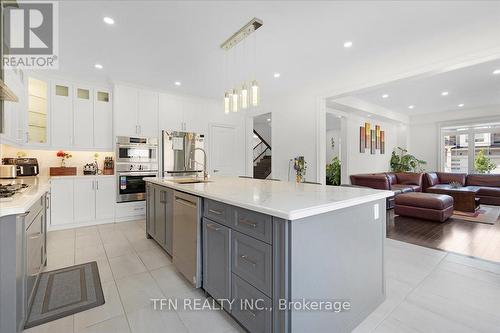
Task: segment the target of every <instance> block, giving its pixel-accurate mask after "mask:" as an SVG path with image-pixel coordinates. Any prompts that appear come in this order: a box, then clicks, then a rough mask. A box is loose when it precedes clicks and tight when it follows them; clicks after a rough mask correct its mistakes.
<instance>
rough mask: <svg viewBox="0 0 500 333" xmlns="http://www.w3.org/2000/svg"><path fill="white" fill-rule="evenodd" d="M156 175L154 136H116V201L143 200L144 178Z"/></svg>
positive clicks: (156, 148) (155, 142)
mask: <svg viewBox="0 0 500 333" xmlns="http://www.w3.org/2000/svg"><path fill="white" fill-rule="evenodd" d="M157 176H158V140H157V139H156V138H139V137H123V136H119V137H117V138H116V187H117V191H116V202H128V201H140V200H145V198H146V183H145V182H144V178H147V177H157Z"/></svg>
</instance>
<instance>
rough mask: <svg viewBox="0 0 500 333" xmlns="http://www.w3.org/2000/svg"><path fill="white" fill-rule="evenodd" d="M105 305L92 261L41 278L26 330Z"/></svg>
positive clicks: (45, 274) (45, 273)
mask: <svg viewBox="0 0 500 333" xmlns="http://www.w3.org/2000/svg"><path fill="white" fill-rule="evenodd" d="M102 304H104V295H103V293H102V286H101V280H100V278H99V270H98V268H97V263H96V262H95V261H93V262H88V263H85V264H81V265H75V266H71V267H66V268H62V269H57V270H54V271H49V272H44V273H42V274H41V275H40V278H39V282H38V285H37V287H36V290H35V297H34V299H33V304H32V305H31V309H30V311H29V316H28V320H27V321H26V324H25V326H24V327H25V328H30V327H33V326H38V325H41V324H44V323H47V322H49V321H52V320H56V319H59V318H62V317H66V316H69V315H72V314H74V313H77V312H81V311H85V310H88V309H91V308H93V307H96V306H99V305H102Z"/></svg>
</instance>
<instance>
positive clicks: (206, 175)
mask: <svg viewBox="0 0 500 333" xmlns="http://www.w3.org/2000/svg"><path fill="white" fill-rule="evenodd" d="M197 150H201V151H202V152H203V180H205V181H206V180H208V172H207V152H206V151H205V149H203V148H199V147H198V148H195V149H194V151H197ZM194 161H195V162H196V159H194Z"/></svg>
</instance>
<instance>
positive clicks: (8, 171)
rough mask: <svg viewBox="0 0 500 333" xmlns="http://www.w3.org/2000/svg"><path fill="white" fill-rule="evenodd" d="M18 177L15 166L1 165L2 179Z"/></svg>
mask: <svg viewBox="0 0 500 333" xmlns="http://www.w3.org/2000/svg"><path fill="white" fill-rule="evenodd" d="M16 177H17V172H16V166H15V165H0V178H2V179H8V178H16Z"/></svg>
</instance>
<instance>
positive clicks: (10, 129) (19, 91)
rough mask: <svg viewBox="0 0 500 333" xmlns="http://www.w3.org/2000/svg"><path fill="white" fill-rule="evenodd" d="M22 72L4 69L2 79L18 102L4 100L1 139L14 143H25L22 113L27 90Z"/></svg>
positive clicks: (25, 132) (25, 135)
mask: <svg viewBox="0 0 500 333" xmlns="http://www.w3.org/2000/svg"><path fill="white" fill-rule="evenodd" d="M24 78H25V76H24V72H22V71H16V72H14V70H11V69H4V81H5V83H6V84H7V86H8V87H9V88H10V89H11V90H12V91H13V92H14V93H15V94H16V96H17V98H18V99H19V101H18V102H9V101H5V102H4V128H3V130H4V132H3V134H2V135H1V138H2V141H3V142H7V141H10V142H12V143H14V144H19V143H26V141H27V139H28V135H27V131H26V130H25V129H24V127H25V126H24V119H25V117H24V114H25V110H26V109H27V98H26V97H27V92H26V84H25V81H24Z"/></svg>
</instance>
